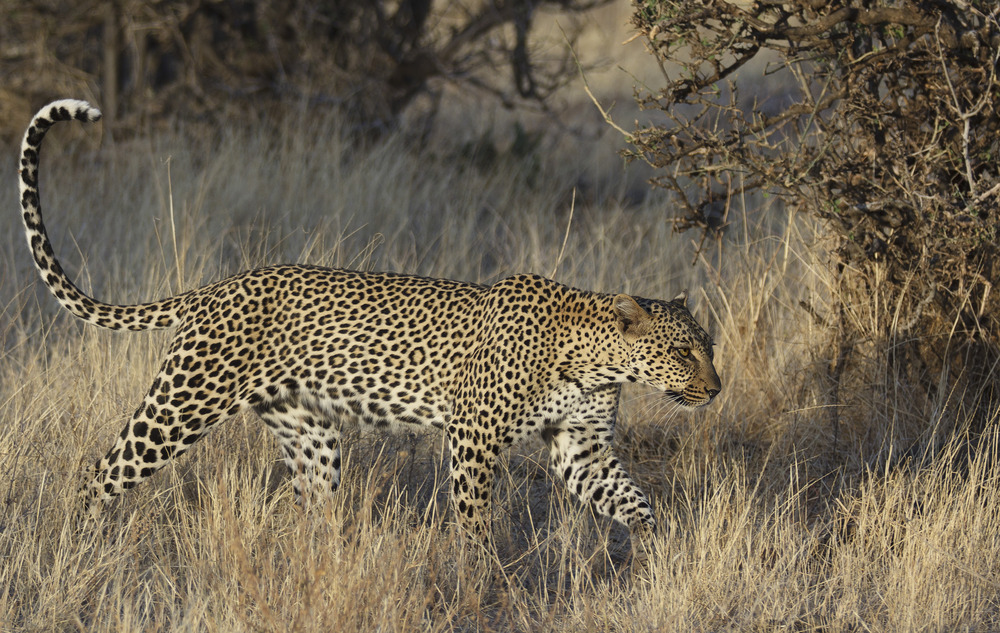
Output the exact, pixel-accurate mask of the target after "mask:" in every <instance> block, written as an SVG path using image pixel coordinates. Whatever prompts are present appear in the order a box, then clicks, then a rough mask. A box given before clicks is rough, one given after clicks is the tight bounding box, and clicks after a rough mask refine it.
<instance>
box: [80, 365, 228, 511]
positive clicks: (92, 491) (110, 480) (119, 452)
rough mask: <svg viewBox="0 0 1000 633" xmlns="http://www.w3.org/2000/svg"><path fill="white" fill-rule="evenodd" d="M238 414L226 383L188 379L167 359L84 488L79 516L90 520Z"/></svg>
mask: <svg viewBox="0 0 1000 633" xmlns="http://www.w3.org/2000/svg"><path fill="white" fill-rule="evenodd" d="M240 408H241V405H240V403H239V402H238V401H237V398H236V397H235V394H234V388H233V385H232V384H231V383H224V382H221V381H219V382H214V381H206V380H204V378H203V377H201V376H198V375H193V374H192V375H189V374H188V373H187V372H186V371H185V370H184V368H183V364H182V362H181V361H180V360H178V358H177V357H173V358H171V359H169V360H168V361H167V362H166V363H164V365H163V367H162V368H161V370H160V373H159V374H157V376H156V378H155V379H154V380H153V384H152V386H151V387H150V388H149V391H148V392H147V394H146V397H145V398H144V399H143V402H142V404H141V405H140V406H139V407H138V408H137V409H136V410H135V413H133V414H132V418H131V419H130V420H129V422H128V423H127V424H126V425H125V428H123V429H122V431H121V433H119V435H118V438H117V440H115V443H114V445H113V446H112V447H111V449H110V450H109V451H108V452H107V454H105V456H104V457H103V458H101V459H100V460H98V461H97V463H96V464H95V466H94V476H93V477H92V478H91V480H90V481H89V482H88V483H86V484H84V493H85V497H86V505H85V514H87V515H89V516H91V517H95V518H96V517H97V516H98V515H100V513H101V510H102V509H103V507H104V506H105V505H106V503H107V502H109V501H110V500H112V499H114V498H115V497H117V496H118V495H120V494H122V492H124V491H125V490H128V489H130V488H132V487H134V486H135V485H137V484H138V483H140V482H141V481H143V480H144V479H147V478H148V477H150V476H152V475H153V473H155V472H156V471H158V470H159V469H161V468H163V467H164V466H165V465H166V464H167V463H168V462H170V460H172V459H174V458H176V457H179V456H181V455H183V454H184V453H185V452H187V450H188V449H189V448H190V447H191V446H192V445H193V444H194V443H195V442H197V441H198V440H199V439H200V438H201V437H202V436H203V435H204V434H205V433H207V432H208V431H209V430H210V429H211V428H212V427H214V426H216V425H217V424H219V423H220V422H222V421H224V420H226V419H227V418H229V417H231V416H232V415H234V414H235V413H236V412H238V411H239V410H240Z"/></svg>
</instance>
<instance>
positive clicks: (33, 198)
mask: <svg viewBox="0 0 1000 633" xmlns="http://www.w3.org/2000/svg"><path fill="white" fill-rule="evenodd" d="M100 118H101V112H100V110H98V109H97V108H95V107H93V106H92V105H90V104H89V103H87V102H86V101H77V100H73V99H64V100H61V101H54V102H52V103H50V104H49V105H47V106H45V107H44V108H42V109H41V110H39V111H38V113H37V114H36V115H35V117H34V118H33V119H32V120H31V124H30V125H29V126H28V129H27V131H26V132H25V133H24V140H23V141H22V142H21V162H20V165H19V169H18V172H19V174H20V178H19V179H18V180H19V182H20V191H21V219H22V220H23V221H24V232H25V237H26V238H27V240H28V248H29V249H30V250H31V255H32V257H34V259H35V266H36V267H37V268H38V272H39V274H40V275H41V276H42V281H44V282H45V285H46V287H47V288H48V289H49V291H50V292H51V293H52V295H53V296H55V298H56V299H57V300H58V301H59V303H60V304H62V306H63V307H64V308H66V309H67V310H69V311H70V312H71V313H73V314H74V315H75V316H77V317H79V318H80V319H83V320H84V321H86V322H87V323H92V324H94V325H97V326H100V327H104V328H108V329H112V330H123V329H128V330H153V329H160V328H167V327H172V326H174V325H176V324H177V322H178V320H179V308H180V306H181V298H182V297H183V295H180V296H176V297H170V298H168V299H163V300H161V301H156V302H153V303H146V304H136V305H113V304H108V303H103V302H101V301H97V300H96V299H93V298H92V297H89V296H87V295H86V294H85V293H84V292H83V291H82V290H80V289H79V288H77V287H76V285H74V284H73V282H72V281H70V279H69V277H67V276H66V273H65V272H64V271H63V269H62V266H61V265H60V264H59V261H58V260H57V259H56V256H55V252H54V251H53V250H52V243H51V242H50V241H49V236H48V233H47V232H46V230H45V225H44V224H43V223H42V209H41V203H40V201H39V193H38V159H39V152H40V150H41V145H42V139H43V138H45V134H46V132H48V131H49V128H50V127H52V124H53V123H56V122H58V121H70V120H73V119H75V120H77V121H83V122H85V123H92V122H94V121H97V120H99V119H100Z"/></svg>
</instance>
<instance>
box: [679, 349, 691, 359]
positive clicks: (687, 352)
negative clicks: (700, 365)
mask: <svg viewBox="0 0 1000 633" xmlns="http://www.w3.org/2000/svg"><path fill="white" fill-rule="evenodd" d="M677 353H678V354H680V357H681V358H687V357H688V356H690V355H691V350H689V349H688V348H686V347H678V348H677Z"/></svg>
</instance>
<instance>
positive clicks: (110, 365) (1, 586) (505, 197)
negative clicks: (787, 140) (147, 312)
mask: <svg viewBox="0 0 1000 633" xmlns="http://www.w3.org/2000/svg"><path fill="white" fill-rule="evenodd" d="M70 127H72V126H63V127H62V128H59V130H57V131H56V132H53V134H52V137H51V138H52V141H51V142H50V143H48V144H47V145H46V148H45V149H46V155H45V159H44V162H43V167H42V179H43V180H42V196H43V202H44V210H45V211H46V220H47V221H48V224H49V228H50V232H51V234H52V235H53V238H54V241H55V244H56V249H57V252H58V253H59V254H60V257H61V258H62V260H63V262H64V264H65V266H66V268H67V269H68V270H70V271H71V275H72V276H73V277H74V278H75V279H77V280H78V281H79V282H80V284H81V286H82V287H84V288H86V289H87V290H88V291H91V292H93V293H94V294H95V295H96V296H97V297H99V298H102V299H105V300H111V301H120V302H135V301H139V300H148V299H152V298H155V297H160V296H164V295H167V294H170V293H173V292H176V291H178V290H180V289H187V288H192V287H195V286H197V285H199V284H202V283H205V282H208V281H211V280H215V279H219V278H221V277H222V276H224V275H226V274H230V273H233V272H236V271H238V270H242V269H244V268H246V267H249V266H260V265H264V264H273V263H279V262H309V263H314V264H322V265H334V266H347V267H353V268H362V269H378V270H397V271H406V272H412V273H418V274H423V275H432V276H441V277H452V278H458V279H463V280H469V281H478V282H486V283H489V282H491V281H494V280H496V279H499V278H502V277H503V276H505V275H508V274H512V273H515V272H527V271H531V272H538V273H541V274H544V275H554V276H555V278H556V279H558V280H559V281H562V282H564V283H568V284H571V285H575V286H580V287H586V288H590V289H595V290H600V291H605V292H619V291H626V292H632V293H636V294H640V295H644V296H657V297H664V298H669V297H673V296H674V295H675V294H676V293H677V292H678V291H679V290H681V289H683V288H687V289H688V290H689V293H690V295H691V305H692V307H693V309H694V312H695V314H696V316H697V317H698V318H699V320H700V321H701V322H702V323H704V324H706V326H707V327H708V329H709V330H710V331H711V332H712V334H713V336H714V338H715V340H716V342H717V347H716V360H717V365H718V368H719V372H720V374H721V376H722V379H723V383H724V389H723V393H722V395H721V396H720V398H719V399H718V401H717V402H716V403H714V404H713V405H712V406H710V407H708V408H706V409H704V410H701V411H699V412H696V413H694V414H675V413H673V412H672V411H671V410H670V408H669V407H666V406H664V404H663V402H662V400H661V399H659V398H657V397H656V396H655V395H653V394H651V393H649V392H648V391H645V390H642V389H639V388H630V389H628V390H627V391H626V395H625V399H624V400H625V402H624V404H623V412H622V417H621V423H620V426H619V429H618V451H619V453H620V455H621V456H622V459H623V461H624V462H625V464H626V465H627V467H628V468H629V469H630V470H631V471H632V472H633V473H634V475H635V476H636V478H637V479H638V480H639V481H640V482H641V483H642V486H643V487H644V488H645V489H646V490H647V492H648V493H649V494H650V496H651V497H652V498H653V500H654V504H655V507H656V511H657V514H658V517H659V522H660V525H661V528H662V529H661V532H660V534H659V535H658V537H657V542H656V549H655V552H654V554H653V556H652V558H651V559H650V562H649V567H648V569H647V570H645V571H642V572H640V573H638V574H633V573H632V570H631V569H630V568H629V566H628V564H627V556H628V543H627V535H626V534H625V533H624V530H622V529H621V528H620V526H615V525H612V524H611V523H609V522H607V521H605V520H603V519H595V518H594V517H592V516H591V515H590V513H589V512H588V511H587V510H586V509H585V508H581V507H580V506H579V504H577V503H576V502H575V501H574V500H572V499H571V498H570V496H569V495H568V494H567V493H566V491H565V490H564V489H563V488H562V486H561V483H560V482H559V481H557V480H555V479H553V478H552V477H551V475H550V474H549V473H548V471H547V469H546V454H545V452H544V450H542V449H541V447H540V446H538V445H533V444H532V445H527V446H524V447H520V448H519V449H517V450H515V451H513V452H512V453H511V454H510V455H509V456H507V457H505V458H504V459H503V460H502V466H503V469H504V470H503V472H502V474H501V476H500V477H498V482H497V490H496V500H495V504H496V507H495V509H494V513H495V516H494V532H495V540H496V543H497V549H498V552H499V554H498V556H499V557H498V558H497V559H495V560H488V561H487V560H482V559H477V558H476V557H475V556H474V555H473V554H472V553H470V552H469V551H468V550H466V549H463V548H462V547H461V546H460V544H459V543H458V542H457V541H456V539H455V536H454V534H453V533H452V532H451V530H450V529H449V527H448V520H449V517H450V514H449V513H450V509H449V507H448V501H447V494H446V486H444V485H443V482H444V480H445V478H446V474H447V473H446V464H447V462H446V459H445V456H444V453H443V446H442V443H441V438H440V436H439V435H436V434H433V433H430V434H422V433H418V434H412V435H401V436H393V437H389V438H383V437H382V436H379V435H369V434H353V435H352V436H350V442H348V447H347V449H348V453H347V454H346V456H345V480H344V485H343V487H342V488H341V490H340V491H339V492H338V494H337V497H336V500H335V501H334V502H333V503H332V504H331V505H330V506H329V507H327V508H325V510H324V511H323V512H322V513H316V514H312V515H304V514H303V513H302V512H301V511H300V510H299V509H298V508H297V507H296V506H295V504H294V503H293V500H292V494H291V491H290V485H289V482H288V479H287V477H286V475H285V473H284V466H283V465H282V464H281V463H280V461H279V459H278V454H277V450H276V448H275V445H274V443H273V441H272V439H271V438H270V437H269V435H268V434H267V432H266V431H265V430H264V428H263V425H261V424H259V422H258V421H257V420H256V419H255V418H254V416H252V415H245V416H238V417H237V418H235V419H233V420H231V421H229V422H228V423H227V424H226V425H224V426H223V427H221V428H219V429H217V430H216V431H214V432H213V433H212V434H210V435H209V436H208V437H206V438H205V439H204V440H202V441H201V442H200V443H199V445H198V446H196V447H195V449H194V450H192V451H191V453H190V454H189V455H187V456H185V457H183V458H182V459H179V460H177V462H176V463H174V464H173V465H171V466H169V467H167V468H165V469H163V471H161V472H160V473H158V474H157V475H156V476H155V477H153V478H152V479H151V480H149V481H147V482H145V483H143V484H142V485H141V486H139V487H138V488H136V489H135V490H133V491H131V492H130V493H129V494H127V495H125V496H124V497H123V498H122V499H121V500H120V501H119V502H118V503H116V504H115V505H114V506H113V507H112V508H111V509H110V510H109V511H108V513H107V516H106V517H105V518H104V520H103V523H102V525H101V526H100V529H98V530H96V531H95V530H89V531H82V532H78V531H76V529H75V527H74V525H73V524H72V522H71V520H70V517H71V515H72V513H73V511H74V510H75V509H76V508H77V507H78V504H79V497H78V496H77V486H78V485H79V483H80V478H81V476H82V473H83V470H84V469H85V468H86V467H87V466H88V465H89V464H91V463H92V462H93V460H94V459H96V458H97V457H98V456H99V455H101V454H102V453H103V451H104V450H106V449H107V447H108V446H109V445H110V444H111V442H112V440H113V437H114V436H115V434H116V433H117V432H118V431H119V430H120V428H121V426H122V425H123V424H124V422H125V420H126V419H127V417H128V415H129V414H130V412H131V409H132V407H134V406H135V405H136V403H137V402H138V401H139V398H140V395H141V394H142V393H143V392H144V391H145V389H146V388H147V387H148V382H149V381H150V380H151V379H152V376H153V374H154V372H155V370H156V367H157V365H158V363H159V360H160V354H161V353H162V349H163V346H164V343H165V341H166V340H167V337H168V336H169V333H166V334H165V333H151V334H150V333H145V334H129V333H124V334H115V333H109V332H104V331H99V330H96V329H94V328H90V327H86V326H83V325H80V324H78V323H76V322H74V321H73V320H72V318H71V317H69V315H66V314H64V313H62V312H60V310H59V308H58V306H57V305H56V303H55V301H54V300H52V299H51V297H49V296H48V294H47V292H46V291H45V290H44V288H42V287H41V285H40V284H39V283H38V282H37V281H36V278H37V275H36V273H35V272H34V270H33V269H32V267H31V262H30V258H29V257H28V254H27V249H26V248H25V245H24V243H23V237H22V230H21V227H20V224H19V220H18V216H17V213H16V211H15V209H14V204H13V200H14V196H13V193H12V192H13V183H12V182H11V183H10V185H11V186H10V189H11V193H10V195H9V196H8V200H9V202H8V212H7V213H5V214H3V217H0V228H2V231H0V235H2V236H0V244H2V251H0V272H2V275H0V494H2V495H3V497H2V501H3V504H4V505H3V508H4V512H3V515H2V517H0V559H2V561H3V563H2V565H0V630H4V631H7V630H26V631H49V630H87V631H137V630H164V631H166V630H170V631H181V630H220V631H244V630H247V631H249V630H289V631H293V630H294V631H299V630H301V631H313V630H315V631H328V630H334V631H341V630H342V631H350V630H358V631H375V630H380V631H415V630H427V631H452V630H468V631H476V630H482V631H490V630H494V631H508V630H514V631H545V630H559V631H608V630H621V631H654V630H656V631H658V630H677V631H682V630H683V631H686V630H693V631H718V630H740V631H749V630H760V631H769V630H823V631H861V630H892V631H903V630H917V629H921V630H924V629H930V630H988V629H993V628H996V627H997V626H998V625H1000V616H998V598H997V596H998V591H997V586H998V576H997V571H996V570H997V569H1000V560H998V559H1000V512H998V510H1000V508H998V505H1000V495H998V487H997V485H998V482H997V479H996V475H995V473H994V472H993V469H992V463H993V461H994V458H995V454H994V453H995V451H996V447H997V443H996V441H995V438H992V437H990V438H987V439H986V441H985V443H984V444H983V446H982V447H981V449H980V450H979V452H978V455H977V456H976V457H975V459H974V460H973V461H972V462H971V463H967V462H966V461H963V459H962V458H960V457H959V455H958V454H957V448H954V447H953V445H951V444H947V443H945V448H944V449H943V450H941V451H940V453H939V455H938V456H937V457H936V459H935V460H933V461H928V462H927V463H926V464H925V465H924V466H921V467H916V466H912V467H909V466H902V467H898V466H891V465H892V464H896V463H897V462H895V461H893V460H891V459H889V454H890V453H891V452H892V451H893V450H896V447H904V448H908V447H910V446H912V445H913V442H914V441H916V440H919V439H920V438H922V437H923V438H926V437H927V433H928V429H929V428H932V427H933V422H934V421H933V419H932V417H933V412H932V411H930V410H928V409H927V408H926V405H924V404H921V403H920V402H918V401H915V400H914V399H912V398H909V397H908V395H907V394H908V391H907V388H906V385H903V384H899V385H895V386H893V385H890V387H891V389H890V390H889V396H891V399H890V401H889V402H888V403H887V402H886V399H885V397H884V395H885V391H884V390H883V391H881V392H879V391H877V390H875V389H873V388H872V387H871V385H870V384H867V385H866V384H865V383H864V380H863V379H857V380H856V381H855V383H852V384H853V385H855V386H856V387H857V389H856V390H855V391H853V392H851V393H847V394H842V397H843V401H844V403H846V405H845V406H843V411H841V412H840V415H839V416H838V417H837V418H836V423H837V426H836V428H833V427H831V420H832V419H833V418H832V417H831V415H830V407H831V406H834V405H831V403H830V402H829V401H828V398H827V393H828V391H827V390H828V389H829V385H828V384H827V383H826V382H824V381H825V376H826V373H825V372H826V367H827V364H828V362H829V358H828V357H826V356H824V355H823V352H822V350H823V345H824V344H825V342H826V341H827V340H828V338H829V332H827V331H826V330H825V329H823V328H822V327H821V326H820V325H817V323H815V321H814V320H813V319H811V318H810V317H809V314H808V312H807V311H806V310H804V309H803V308H802V307H801V304H802V303H803V302H805V303H808V304H814V305H821V304H823V303H824V302H826V301H828V300H829V298H830V296H831V293H832V292H834V290H832V289H831V288H832V286H831V284H830V283H829V281H828V279H827V277H826V273H825V272H824V271H825V268H824V265H823V258H822V253H821V252H818V251H817V250H816V249H817V244H818V242H817V241H816V234H815V232H814V230H813V229H814V227H811V226H806V225H802V224H801V223H798V222H788V221H787V220H785V219H783V218H782V217H781V216H780V215H779V214H776V213H770V214H769V213H768V212H765V213H764V214H763V215H755V216H752V218H751V219H749V220H744V219H743V218H741V217H737V218H736V223H735V224H734V229H733V231H731V234H730V236H729V237H727V243H726V245H725V247H724V248H723V249H722V250H721V251H720V250H716V249H714V248H709V249H707V250H706V251H705V254H704V255H703V256H702V257H701V258H700V259H699V260H698V261H697V262H696V264H695V265H691V263H692V261H693V260H694V259H695V254H694V250H693V249H692V248H691V247H690V244H689V239H690V238H688V237H687V236H678V235H675V234H673V233H672V230H671V226H670V224H669V222H668V221H667V214H666V213H665V211H664V208H663V205H664V204H666V202H665V201H664V200H662V199H658V198H656V197H655V196H650V197H649V198H647V199H646V200H645V201H643V202H641V203H638V204H633V205H631V206H628V208H624V205H622V204H620V203H618V202H616V200H615V197H614V196H579V197H577V198H576V199H575V200H574V195H573V190H574V187H575V186H576V185H577V184H578V177H579V174H580V173H581V171H584V170H586V169H589V168H590V167H591V166H590V165H588V163H587V157H586V156H568V157H567V156H546V155H535V156H529V157H514V156H501V157H500V159H499V160H496V161H494V162H492V163H490V164H489V165H485V166H479V167H477V166H476V165H475V164H474V163H475V161H471V160H466V159H465V158H463V154H462V152H461V151H459V150H458V149H456V148H454V147H453V146H448V145H444V144H442V145H438V146H432V147H427V148H421V149H415V148H414V144H413V143H412V142H411V141H412V139H409V138H407V137H406V136H405V135H403V134H401V135H399V136H395V137H392V138H388V139H385V140H382V141H379V142H377V143H372V144H370V145H368V146H358V145H355V144H353V143H351V142H349V141H348V140H346V139H345V137H344V136H343V135H342V134H341V133H340V131H339V129H338V126H337V124H336V121H335V120H333V119H330V120H318V119H309V120H308V121H305V120H298V119H296V118H295V117H294V116H291V117H286V118H284V119H283V120H281V121H280V122H275V123H274V125H273V126H271V127H269V128H264V129H257V130H245V129H232V130H227V131H220V132H206V131H204V130H197V131H196V130H193V129H183V130H180V131H179V132H162V133H157V134H154V135H152V136H151V137H143V138H140V139H136V140H132V141H126V142H121V141H120V142H119V143H118V144H117V145H115V146H113V147H111V148H105V149H95V146H96V143H93V142H91V141H92V140H93V138H95V137H96V132H94V131H90V132H89V134H91V136H89V137H83V139H84V140H73V141H66V139H67V138H70V137H71V136H72V134H71V133H68V132H64V128H66V129H69V128H70ZM77 138H80V137H79V136H78V137H77ZM88 139H89V140H88ZM609 151H610V150H609ZM3 173H8V174H12V173H14V172H13V164H12V161H10V160H9V159H8V160H7V161H6V162H5V163H4V164H3ZM571 209H572V213H571ZM761 218H764V219H766V221H761ZM564 242H565V248H564ZM857 373H858V375H859V376H865V375H868V374H866V373H865V368H864V367H861V368H859V369H858V371H857ZM883 384H884V383H883ZM879 394H881V395H879ZM837 406H839V405H837ZM946 437H947V436H946V435H945V434H943V433H942V435H941V438H942V441H944V440H945V439H946ZM950 447H951V448H950ZM959 463H961V464H963V465H964V466H965V467H964V468H963V470H964V471H965V472H964V473H962V474H961V475H959V474H957V473H956V472H953V471H955V470H957V468H956V467H955V466H954V465H955V464H959ZM890 466H891V467H890Z"/></svg>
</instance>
